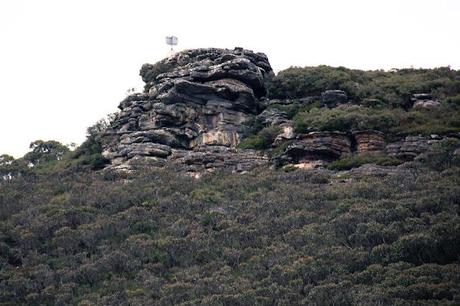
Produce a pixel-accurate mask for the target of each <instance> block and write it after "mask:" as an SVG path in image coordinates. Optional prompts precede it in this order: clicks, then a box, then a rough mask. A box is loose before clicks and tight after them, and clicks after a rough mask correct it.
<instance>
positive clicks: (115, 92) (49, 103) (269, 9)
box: [0, 0, 460, 157]
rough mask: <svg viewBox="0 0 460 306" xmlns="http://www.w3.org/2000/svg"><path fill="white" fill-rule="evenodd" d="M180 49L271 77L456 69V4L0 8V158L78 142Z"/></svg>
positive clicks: (23, 4)
mask: <svg viewBox="0 0 460 306" xmlns="http://www.w3.org/2000/svg"><path fill="white" fill-rule="evenodd" d="M166 35H176V36H178V37H179V46H178V48H177V49H178V50H180V49H188V48H197V47H223V48H233V47H235V46H241V47H244V48H247V49H251V50H254V51H257V52H264V53H266V54H267V55H268V57H269V60H270V62H271V64H272V66H273V68H274V70H275V71H279V70H282V69H285V68H288V67H289V66H315V65H320V64H325V65H331V66H345V67H349V68H359V69H391V68H403V67H411V66H413V67H415V68H418V67H439V66H448V65H450V66H451V67H452V68H455V69H460V39H459V37H460V1H459V0H361V1H360V0H347V1H344V0H321V1H320V0H317V1H313V0H304V1H300V0H299V1H290V0H284V1H268V0H265V1H253V0H244V1H239V0H231V1H229V0H226V1H219V0H209V1H204V0H203V1H192V0H183V1H179V0H176V1H174V0H165V1H153V0H125V1H116V0H0V154H2V153H8V154H11V155H13V156H15V157H20V156H22V155H23V154H24V153H26V152H27V151H28V145H29V143H30V142H31V141H34V140H37V139H43V140H51V139H53V140H58V141H60V142H62V143H64V144H68V143H70V142H77V143H81V142H82V141H83V140H84V138H85V131H86V128H87V127H88V126H90V125H92V124H93V123H94V122H96V121H97V120H98V119H100V118H102V117H104V116H105V115H106V114H108V113H112V112H114V111H116V110H117V108H116V107H117V105H118V103H119V102H120V101H121V100H122V99H123V98H124V97H125V96H126V91H127V89H128V88H132V87H135V88H139V89H140V88H142V81H141V78H140V77H139V68H140V67H141V65H142V64H143V63H145V62H151V63H153V62H155V61H157V60H160V59H162V58H163V57H165V56H166V55H167V53H168V47H167V46H166V45H165V42H164V37H165V36H166Z"/></svg>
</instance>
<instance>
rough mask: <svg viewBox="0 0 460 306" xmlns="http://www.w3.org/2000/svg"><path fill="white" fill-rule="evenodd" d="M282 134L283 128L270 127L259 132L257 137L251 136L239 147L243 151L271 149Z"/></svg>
mask: <svg viewBox="0 0 460 306" xmlns="http://www.w3.org/2000/svg"><path fill="white" fill-rule="evenodd" d="M280 133H281V128H280V127H277V126H268V127H265V128H263V129H262V130H261V131H259V132H258V133H257V134H256V135H251V136H249V137H247V138H245V139H243V141H242V142H241V143H240V144H239V145H238V147H239V148H241V149H257V150H264V149H268V148H270V147H271V145H272V143H273V141H274V140H275V138H276V136H277V135H278V134H280Z"/></svg>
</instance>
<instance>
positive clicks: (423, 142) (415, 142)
mask: <svg viewBox="0 0 460 306" xmlns="http://www.w3.org/2000/svg"><path fill="white" fill-rule="evenodd" d="M439 140H440V138H438V137H433V138H431V137H427V136H407V137H405V138H404V139H403V140H401V141H398V142H394V143H390V144H388V145H387V146H386V148H385V152H386V153H387V154H388V155H390V156H396V157H398V158H401V159H406V160H412V159H414V158H415V157H417V156H418V155H420V154H422V153H424V152H426V151H427V150H428V149H429V147H430V146H431V145H432V144H434V143H436V142H438V141H439Z"/></svg>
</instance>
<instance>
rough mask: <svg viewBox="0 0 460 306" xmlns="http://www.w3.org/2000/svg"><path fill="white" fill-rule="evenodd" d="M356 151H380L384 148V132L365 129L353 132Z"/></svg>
mask: <svg viewBox="0 0 460 306" xmlns="http://www.w3.org/2000/svg"><path fill="white" fill-rule="evenodd" d="M353 137H354V140H355V141H356V151H357V152H358V153H369V152H382V151H383V150H385V139H384V134H383V133H382V132H380V131H375V130H366V131H358V132H354V133H353Z"/></svg>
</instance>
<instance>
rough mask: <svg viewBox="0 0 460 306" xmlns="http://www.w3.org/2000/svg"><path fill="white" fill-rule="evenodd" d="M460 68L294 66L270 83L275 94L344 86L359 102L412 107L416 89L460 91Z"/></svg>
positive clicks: (293, 94) (313, 93) (313, 92)
mask: <svg viewBox="0 0 460 306" xmlns="http://www.w3.org/2000/svg"><path fill="white" fill-rule="evenodd" d="M459 76H460V72H459V71H456V70H452V69H450V68H449V67H441V68H436V69H399V70H392V71H383V70H377V71H362V70H353V69H347V68H344V67H338V68H334V67H329V66H318V67H305V68H299V67H292V68H289V69H286V70H283V71H281V72H280V73H279V74H278V75H277V76H276V77H275V78H274V79H273V81H272V82H271V83H270V85H269V87H270V94H271V96H272V97H273V98H302V97H306V96H318V95H320V94H321V92H323V91H325V90H328V89H341V90H344V91H345V92H346V93H347V94H348V96H349V97H350V99H351V100H353V101H355V102H358V101H362V100H363V99H365V98H374V99H378V100H380V101H382V102H383V103H384V104H386V105H389V106H399V107H405V108H407V107H409V106H410V96H411V95H412V94H414V93H421V92H424V93H431V94H433V95H435V96H437V97H438V98H440V99H444V98H446V97H450V96H455V95H458V94H460V79H459Z"/></svg>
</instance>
